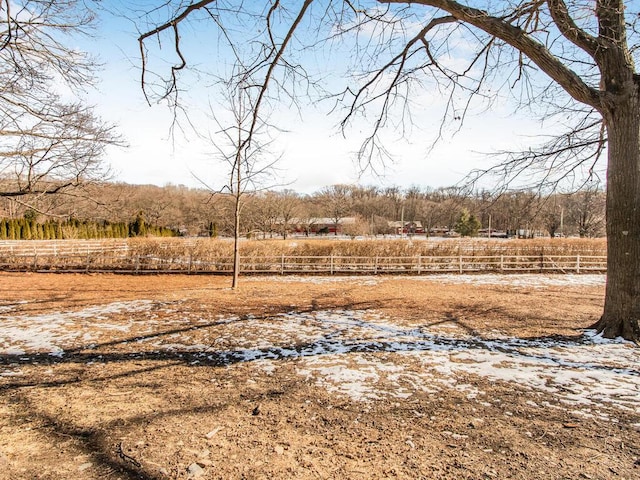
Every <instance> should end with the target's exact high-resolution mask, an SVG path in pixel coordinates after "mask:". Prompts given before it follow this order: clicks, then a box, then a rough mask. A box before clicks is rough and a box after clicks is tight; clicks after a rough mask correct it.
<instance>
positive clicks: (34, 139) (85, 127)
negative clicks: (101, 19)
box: [0, 0, 120, 202]
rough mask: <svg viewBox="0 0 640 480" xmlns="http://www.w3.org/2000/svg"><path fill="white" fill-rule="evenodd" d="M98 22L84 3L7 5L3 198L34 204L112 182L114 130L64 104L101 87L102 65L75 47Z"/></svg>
mask: <svg viewBox="0 0 640 480" xmlns="http://www.w3.org/2000/svg"><path fill="white" fill-rule="evenodd" d="M92 22H93V16H92V14H91V12H90V11H89V10H88V9H87V7H86V5H85V3H84V2H77V1H73V0H63V1H55V2H52V1H45V0H24V1H9V0H2V1H0V65H1V66H0V85H1V87H0V177H2V179H3V182H2V190H0V196H4V197H14V198H16V199H18V200H19V201H25V202H33V201H35V199H37V197H39V196H43V195H49V194H54V193H61V192H65V191H68V190H69V189H72V188H73V187H77V186H79V185H82V184H84V183H86V182H89V181H92V180H97V179H104V178H105V177H106V176H107V174H108V169H107V168H106V167H105V166H104V164H103V163H102V159H101V157H102V153H103V151H104V149H105V147H106V146H107V145H111V144H114V143H119V142H120V141H119V139H118V137H117V135H116V134H115V133H114V127H113V126H112V125H107V124H105V123H103V122H102V121H101V120H100V119H98V117H97V116H96V115H95V113H94V111H93V109H92V108H91V107H88V106H86V105H83V104H82V103H81V102H79V101H77V100H71V101H67V100H65V99H66V98H72V99H73V98H76V93H77V92H80V91H84V90H85V89H86V88H87V87H90V86H91V85H92V84H93V82H94V78H93V72H94V70H95V69H96V68H97V65H96V64H95V62H94V61H93V60H92V59H91V58H90V57H89V56H88V55H86V54H84V53H83V52H80V51H78V50H77V49H75V48H73V47H72V46H71V45H72V39H73V38H74V37H73V35H84V34H87V33H88V32H89V31H90V28H91V24H92ZM65 40H67V42H65ZM63 97H64V98H63Z"/></svg>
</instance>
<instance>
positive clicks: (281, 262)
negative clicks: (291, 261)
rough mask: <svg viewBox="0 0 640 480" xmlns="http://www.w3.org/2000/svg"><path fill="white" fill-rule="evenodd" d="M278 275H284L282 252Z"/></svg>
mask: <svg viewBox="0 0 640 480" xmlns="http://www.w3.org/2000/svg"><path fill="white" fill-rule="evenodd" d="M280 275H284V253H283V254H282V259H281V261H280Z"/></svg>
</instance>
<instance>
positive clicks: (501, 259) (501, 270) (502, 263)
mask: <svg viewBox="0 0 640 480" xmlns="http://www.w3.org/2000/svg"><path fill="white" fill-rule="evenodd" d="M500 272H501V273H504V255H500Z"/></svg>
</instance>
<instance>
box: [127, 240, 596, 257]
mask: <svg viewBox="0 0 640 480" xmlns="http://www.w3.org/2000/svg"><path fill="white" fill-rule="evenodd" d="M129 247H130V251H131V253H132V254H133V255H158V256H162V257H166V258H172V257H179V256H180V257H184V256H190V255H191V256H193V257H194V258H197V259H201V260H216V259H221V258H228V257H230V256H231V254H232V251H233V245H232V243H231V242H230V241H229V240H218V239H197V240H185V239H155V238H154V239H132V240H130V241H129ZM240 253H241V255H242V256H243V257H244V258H258V257H268V256H280V255H288V256H330V255H333V256H345V257H375V256H379V257H412V256H417V255H422V256H450V255H451V256H453V255H459V254H460V253H463V254H464V255H501V254H509V255H541V254H545V255H576V254H580V255H606V240H605V239H559V238H556V239H535V240H489V239H462V240H460V239H446V240H442V239H438V240H413V241H412V240H399V239H392V240H358V241H353V240H330V239H309V240H307V239H304V240H299V239H294V240H252V241H243V242H242V243H241V246H240Z"/></svg>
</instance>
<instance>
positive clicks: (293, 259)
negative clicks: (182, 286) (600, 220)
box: [0, 248, 607, 275]
mask: <svg viewBox="0 0 640 480" xmlns="http://www.w3.org/2000/svg"><path fill="white" fill-rule="evenodd" d="M606 266H607V258H606V256H602V255H580V254H578V255H544V254H538V255H463V254H460V255H445V256H426V255H415V256H405V257H384V256H362V257H357V256H338V255H327V256H300V255H295V256H294V255H274V256H248V257H242V258H241V261H240V271H241V273H245V274H280V275H285V274H329V275H337V274H374V275H377V274H389V273H393V274H401V273H405V274H417V275H420V274H429V273H482V272H502V273H536V272H537V273H601V272H602V273H603V272H606ZM232 268H233V265H232V259H231V258H230V257H229V258H226V257H223V258H215V259H203V258H198V257H195V256H194V255H193V254H189V255H180V256H175V257H171V256H168V257H160V256H157V255H139V254H133V253H131V252H128V251H126V250H123V249H120V248H112V249H108V250H100V249H96V250H91V249H86V250H85V251H83V252H78V251H75V252H73V251H72V252H60V251H55V252H54V251H48V250H47V249H42V250H38V251H36V252H26V251H23V252H20V253H16V252H7V251H6V250H5V251H0V269H2V270H5V271H41V272H123V273H124V272H127V273H189V274H195V273H213V274H228V273H231V271H232Z"/></svg>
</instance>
